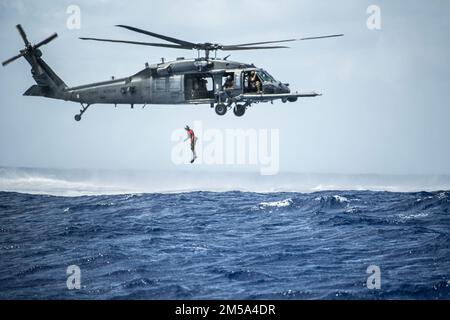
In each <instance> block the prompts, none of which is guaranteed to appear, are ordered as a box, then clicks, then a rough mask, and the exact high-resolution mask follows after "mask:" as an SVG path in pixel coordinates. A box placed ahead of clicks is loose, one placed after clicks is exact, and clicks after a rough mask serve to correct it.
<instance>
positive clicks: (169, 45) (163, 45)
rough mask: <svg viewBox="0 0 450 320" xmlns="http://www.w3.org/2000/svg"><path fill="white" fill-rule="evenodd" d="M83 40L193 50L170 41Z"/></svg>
mask: <svg viewBox="0 0 450 320" xmlns="http://www.w3.org/2000/svg"><path fill="white" fill-rule="evenodd" d="M79 39H81V40H94V41H103V42H115V43H128V44H138V45H142V46H152V47H163V48H175V49H187V50H191V48H186V47H184V46H179V45H177V44H170V43H150V42H139V41H126V40H113V39H99V38H84V37H82V38H79Z"/></svg>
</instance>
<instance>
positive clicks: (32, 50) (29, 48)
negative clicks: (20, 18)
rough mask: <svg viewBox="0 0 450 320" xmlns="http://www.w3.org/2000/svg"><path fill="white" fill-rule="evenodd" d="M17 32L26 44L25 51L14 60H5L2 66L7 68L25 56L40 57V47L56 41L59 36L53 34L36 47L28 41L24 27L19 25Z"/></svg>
mask: <svg viewBox="0 0 450 320" xmlns="http://www.w3.org/2000/svg"><path fill="white" fill-rule="evenodd" d="M16 28H17V30H18V31H19V34H20V36H21V37H22V39H23V42H24V43H25V49H22V50H20V53H19V54H18V55H16V56H14V57H12V58H9V59H8V60H5V61H3V62H2V66H6V65H7V64H10V63H11V62H13V61H15V60H17V59H19V58H21V57H23V56H25V55H39V50H37V49H38V48H39V47H41V46H43V45H45V44H47V43H49V42H50V41H52V40H54V39H55V38H56V37H57V36H58V35H57V34H56V33H54V34H52V35H51V36H49V37H48V38H46V39H44V40H42V41H41V42H38V43H37V44H35V45H32V44H31V43H30V41H28V38H27V35H26V33H25V31H24V30H23V28H22V26H21V25H20V24H18V25H17V26H16Z"/></svg>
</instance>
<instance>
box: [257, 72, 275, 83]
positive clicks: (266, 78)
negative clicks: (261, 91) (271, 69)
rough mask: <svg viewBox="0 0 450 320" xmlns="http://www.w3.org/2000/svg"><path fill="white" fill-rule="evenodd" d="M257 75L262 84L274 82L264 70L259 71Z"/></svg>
mask: <svg viewBox="0 0 450 320" xmlns="http://www.w3.org/2000/svg"><path fill="white" fill-rule="evenodd" d="M258 75H259V77H260V78H261V80H262V81H264V82H275V79H274V78H273V77H272V76H271V75H270V74H269V73H267V71H265V70H259V71H258Z"/></svg>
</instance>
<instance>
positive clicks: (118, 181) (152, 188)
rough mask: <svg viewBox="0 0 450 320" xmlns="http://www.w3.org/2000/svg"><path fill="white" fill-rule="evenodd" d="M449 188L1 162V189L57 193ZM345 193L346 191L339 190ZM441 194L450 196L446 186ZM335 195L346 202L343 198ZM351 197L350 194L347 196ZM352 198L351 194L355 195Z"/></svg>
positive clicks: (384, 180) (436, 180)
mask: <svg viewBox="0 0 450 320" xmlns="http://www.w3.org/2000/svg"><path fill="white" fill-rule="evenodd" d="M327 190H334V191H341V190H372V191H395V192H414V191H437V190H450V176H439V177H436V176H432V177H426V176H376V175H332V174H331V175H325V174H301V173H280V174H278V175H275V176H261V175H260V174H259V173H251V172H217V171H214V172H207V171H203V172H202V171H195V172H194V171H180V170H173V171H170V172H152V171H138V170H135V171H125V170H122V171H114V170H69V169H65V170H59V169H58V170H56V169H22V168H1V167H0V191H12V192H21V193H30V194H45V195H56V196H82V195H117V194H142V193H184V192H196V191H211V192H227V191H242V192H258V193H274V192H301V193H310V192H316V191H327ZM339 197H342V196H339ZM439 197H440V198H441V199H445V198H446V199H448V192H442V193H441V194H440V195H439ZM335 200H336V201H340V202H342V201H343V202H345V200H344V199H343V198H335ZM347 200H348V199H347ZM352 201H353V200H352Z"/></svg>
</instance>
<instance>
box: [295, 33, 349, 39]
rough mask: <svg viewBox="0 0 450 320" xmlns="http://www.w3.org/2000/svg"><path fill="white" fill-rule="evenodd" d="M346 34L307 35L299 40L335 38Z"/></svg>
mask: <svg viewBox="0 0 450 320" xmlns="http://www.w3.org/2000/svg"><path fill="white" fill-rule="evenodd" d="M343 36H344V34H342V33H341V34H332V35H328V36H318V37H307V38H300V39H297V40H314V39H325V38H335V37H343Z"/></svg>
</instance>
